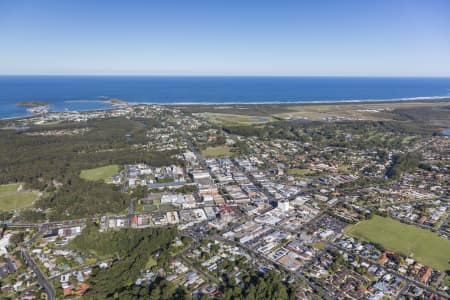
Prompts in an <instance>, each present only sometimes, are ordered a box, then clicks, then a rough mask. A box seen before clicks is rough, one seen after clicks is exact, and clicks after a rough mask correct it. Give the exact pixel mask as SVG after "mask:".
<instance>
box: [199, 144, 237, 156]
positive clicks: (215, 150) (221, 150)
mask: <svg viewBox="0 0 450 300" xmlns="http://www.w3.org/2000/svg"><path fill="white" fill-rule="evenodd" d="M230 154H231V151H230V147H228V146H217V147H208V148H206V149H205V150H202V156H204V157H221V156H228V155H230Z"/></svg>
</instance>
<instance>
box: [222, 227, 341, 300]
mask: <svg viewBox="0 0 450 300" xmlns="http://www.w3.org/2000/svg"><path fill="white" fill-rule="evenodd" d="M213 239H217V240H218V241H222V242H225V243H231V244H233V245H235V246H237V247H240V248H243V249H244V250H246V251H247V252H249V253H252V254H253V255H255V256H256V257H258V258H259V259H261V260H263V261H266V262H267V263H269V264H271V265H273V266H275V267H282V268H283V269H284V270H286V271H287V272H289V273H290V274H291V275H294V276H295V277H297V278H298V279H300V280H301V281H303V282H305V283H307V284H308V285H309V286H310V287H311V288H312V289H313V290H315V291H317V292H319V294H320V296H321V297H323V298H325V299H327V300H334V299H336V298H335V297H333V296H331V295H330V294H329V293H328V292H327V291H326V290H325V289H323V288H322V287H320V286H318V285H317V284H315V283H314V282H312V281H310V280H309V279H308V278H306V277H305V276H303V274H301V273H300V272H292V271H290V270H287V269H285V268H284V267H283V266H282V265H281V264H279V263H278V262H275V261H272V260H270V259H269V258H267V257H265V256H263V255H262V254H260V253H258V252H256V251H255V250H254V249H251V248H249V247H247V246H245V245H243V244H241V243H238V242H235V241H232V240H228V239H225V238H222V237H221V236H217V235H216V236H214V237H213Z"/></svg>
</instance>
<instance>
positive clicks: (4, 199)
mask: <svg viewBox="0 0 450 300" xmlns="http://www.w3.org/2000/svg"><path fill="white" fill-rule="evenodd" d="M19 186H20V184H19V183H14V184H3V185H0V211H9V210H14V209H19V208H25V207H30V206H32V205H33V202H34V201H35V200H36V199H37V198H38V193H36V192H31V191H23V192H18V191H17V189H18V187H19Z"/></svg>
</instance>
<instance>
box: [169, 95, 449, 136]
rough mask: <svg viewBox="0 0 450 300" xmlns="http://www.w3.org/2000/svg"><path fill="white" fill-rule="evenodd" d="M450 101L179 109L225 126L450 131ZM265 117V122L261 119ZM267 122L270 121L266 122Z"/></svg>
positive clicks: (232, 105)
mask: <svg viewBox="0 0 450 300" xmlns="http://www.w3.org/2000/svg"><path fill="white" fill-rule="evenodd" d="M449 104H450V98H446V99H436V100H411V101H374V102H337V103H305V104H302V103H298V104H293V103H286V104H283V103H280V104H230V105H187V106H176V107H177V108H179V109H181V110H184V111H186V112H190V113H197V114H202V115H203V116H205V117H207V118H209V120H210V121H211V122H215V123H219V124H222V125H225V126H232V125H253V124H258V123H265V122H271V121H276V120H277V119H303V120H324V119H341V120H372V121H393V120H397V121H422V122H425V123H427V124H429V125H433V126H436V127H439V128H443V129H446V128H449V127H450V117H449V116H450V109H449ZM260 117H261V119H259V118H260ZM264 118H267V119H266V120H265V119H264Z"/></svg>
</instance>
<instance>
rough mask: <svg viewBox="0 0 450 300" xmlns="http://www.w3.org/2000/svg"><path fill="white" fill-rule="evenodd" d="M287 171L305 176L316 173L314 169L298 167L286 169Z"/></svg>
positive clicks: (290, 173)
mask: <svg viewBox="0 0 450 300" xmlns="http://www.w3.org/2000/svg"><path fill="white" fill-rule="evenodd" d="M287 173H288V174H289V175H297V176H306V175H314V174H316V172H315V171H312V170H308V169H299V168H293V169H288V170H287Z"/></svg>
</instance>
